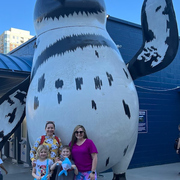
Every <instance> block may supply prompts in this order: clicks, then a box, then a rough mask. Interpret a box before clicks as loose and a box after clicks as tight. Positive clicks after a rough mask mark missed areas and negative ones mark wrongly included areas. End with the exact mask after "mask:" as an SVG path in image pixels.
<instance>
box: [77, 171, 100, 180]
mask: <svg viewBox="0 0 180 180" xmlns="http://www.w3.org/2000/svg"><path fill="white" fill-rule="evenodd" d="M90 174H91V171H86V172H79V173H78V175H75V177H74V180H89V178H88V177H89V175H90ZM95 180H97V174H96V173H95Z"/></svg>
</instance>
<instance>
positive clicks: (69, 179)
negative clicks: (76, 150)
mask: <svg viewBox="0 0 180 180" xmlns="http://www.w3.org/2000/svg"><path fill="white" fill-rule="evenodd" d="M65 158H69V160H70V161H71V169H69V170H67V176H66V175H65V174H61V175H60V176H59V172H61V171H62V163H63V161H64V159H65ZM54 169H57V174H56V179H55V180H73V179H74V174H76V175H77V174H78V169H77V167H76V165H75V164H74V162H73V161H72V160H71V149H70V147H69V146H68V145H64V146H63V147H62V151H61V159H60V160H59V161H57V162H56V163H54V164H53V165H52V166H51V170H54Z"/></svg>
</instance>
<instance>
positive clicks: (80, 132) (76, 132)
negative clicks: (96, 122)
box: [75, 131, 84, 134]
mask: <svg viewBox="0 0 180 180" xmlns="http://www.w3.org/2000/svg"><path fill="white" fill-rule="evenodd" d="M83 132H84V131H75V134H78V133H79V134H82V133H83Z"/></svg>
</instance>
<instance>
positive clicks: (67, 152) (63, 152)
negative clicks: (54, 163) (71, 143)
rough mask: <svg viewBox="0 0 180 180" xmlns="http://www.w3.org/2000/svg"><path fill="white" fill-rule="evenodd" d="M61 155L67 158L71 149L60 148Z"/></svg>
mask: <svg viewBox="0 0 180 180" xmlns="http://www.w3.org/2000/svg"><path fill="white" fill-rule="evenodd" d="M61 155H62V156H63V157H64V158H69V157H70V155H71V151H70V150H69V149H68V148H64V149H62V152H61Z"/></svg>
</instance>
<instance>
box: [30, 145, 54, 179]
mask: <svg viewBox="0 0 180 180" xmlns="http://www.w3.org/2000/svg"><path fill="white" fill-rule="evenodd" d="M48 157H49V149H48V148H47V146H45V145H40V146H39V147H38V149H37V154H36V166H35V167H33V170H32V176H33V177H34V178H35V179H37V180H40V179H42V178H43V177H44V176H46V175H47V180H49V179H50V176H51V173H50V167H51V165H52V164H53V161H52V160H51V159H48ZM47 165H48V167H47ZM46 170H48V172H46Z"/></svg>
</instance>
